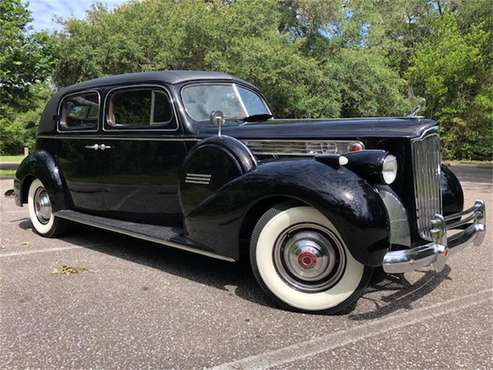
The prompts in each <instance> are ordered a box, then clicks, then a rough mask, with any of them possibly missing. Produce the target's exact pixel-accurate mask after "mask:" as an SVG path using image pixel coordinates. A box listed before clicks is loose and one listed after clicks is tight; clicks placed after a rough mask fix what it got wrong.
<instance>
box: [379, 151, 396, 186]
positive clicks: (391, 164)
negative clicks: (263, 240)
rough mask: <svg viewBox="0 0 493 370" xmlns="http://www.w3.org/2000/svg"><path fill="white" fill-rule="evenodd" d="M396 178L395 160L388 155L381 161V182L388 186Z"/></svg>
mask: <svg viewBox="0 0 493 370" xmlns="http://www.w3.org/2000/svg"><path fill="white" fill-rule="evenodd" d="M396 177H397V158H396V157H395V156H393V155H392V154H388V155H386V156H385V158H384V159H383V165H382V178H383V181H384V182H385V183H386V184H388V185H390V184H392V183H393V182H394V180H395V178H396Z"/></svg>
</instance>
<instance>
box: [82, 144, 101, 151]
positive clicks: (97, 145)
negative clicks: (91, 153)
mask: <svg viewBox="0 0 493 370" xmlns="http://www.w3.org/2000/svg"><path fill="white" fill-rule="evenodd" d="M84 148H86V149H92V150H98V149H99V144H94V145H86V146H85V147H84Z"/></svg>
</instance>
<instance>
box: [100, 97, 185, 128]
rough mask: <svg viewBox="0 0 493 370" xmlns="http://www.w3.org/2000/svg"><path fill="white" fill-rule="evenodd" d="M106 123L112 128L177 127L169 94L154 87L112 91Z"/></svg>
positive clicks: (107, 108)
mask: <svg viewBox="0 0 493 370" xmlns="http://www.w3.org/2000/svg"><path fill="white" fill-rule="evenodd" d="M106 123H107V125H108V126H109V127H110V128H111V127H114V128H164V129H174V128H176V124H175V123H174V122H173V109H172V107H171V103H170V100H169V98H168V94H167V93H166V92H164V91H163V90H161V89H152V88H138V89H122V90H116V91H114V92H112V93H110V95H109V97H108V100H107V107H106Z"/></svg>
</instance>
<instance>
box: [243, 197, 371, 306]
mask: <svg viewBox="0 0 493 370" xmlns="http://www.w3.org/2000/svg"><path fill="white" fill-rule="evenodd" d="M250 261H251V264H252V269H253V272H254V274H255V277H256V278H257V281H258V282H259V284H260V285H261V286H262V288H263V289H264V290H265V291H266V293H267V294H268V295H269V296H270V297H271V298H272V299H273V300H274V301H275V302H276V303H278V304H279V305H281V306H284V307H287V308H291V309H296V310H301V311H310V312H326V313H338V312H341V311H346V310H347V309H348V308H350V307H352V304H353V303H354V302H355V301H356V300H357V299H358V298H359V296H360V295H361V293H362V292H363V290H364V289H365V288H366V286H367V285H368V283H369V280H370V278H371V268H369V267H365V266H364V265H363V264H361V263H359V262H358V261H356V260H355V259H354V258H353V256H352V255H351V253H350V252H349V249H348V248H347V246H346V245H345V243H344V241H343V239H342V237H341V235H340V234H339V232H338V231H337V229H336V228H335V227H334V225H333V224H332V223H331V222H330V221H329V220H328V219H327V218H326V217H325V216H324V215H322V214H321V213H320V212H319V211H317V210H316V209H315V208H312V207H305V206H303V207H289V206H280V207H275V208H272V209H270V210H269V211H267V212H266V213H265V214H264V215H263V216H262V218H261V219H260V220H259V222H258V223H257V225H256V226H255V229H254V232H253V236H252V241H251V245H250Z"/></svg>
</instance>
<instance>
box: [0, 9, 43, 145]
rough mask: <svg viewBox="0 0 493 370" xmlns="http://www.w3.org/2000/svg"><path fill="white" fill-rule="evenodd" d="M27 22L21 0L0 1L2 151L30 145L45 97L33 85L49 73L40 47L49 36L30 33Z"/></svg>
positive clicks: (28, 17)
mask: <svg viewBox="0 0 493 370" xmlns="http://www.w3.org/2000/svg"><path fill="white" fill-rule="evenodd" d="M30 21H31V16H30V14H29V11H28V10H27V7H26V5H25V4H24V3H22V1H21V0H2V1H0V152H1V153H3V152H7V153H18V152H19V151H21V150H22V147H23V146H25V145H31V144H32V138H33V129H32V125H33V124H32V120H33V119H35V120H36V121H37V119H39V118H38V117H37V115H36V112H39V109H40V108H39V105H40V104H39V102H40V101H43V102H44V99H45V98H46V94H44V95H43V93H41V92H40V88H39V87H36V84H38V83H39V82H40V81H43V80H45V79H46V77H47V75H48V70H49V65H50V56H49V53H48V52H47V50H46V49H45V48H43V46H44V43H45V42H46V41H47V37H48V36H47V35H46V34H36V33H32V32H30V30H29V28H28V23H29V22H30ZM43 89H44V88H43ZM33 112H35V113H33ZM33 114H34V116H33ZM28 117H31V118H28ZM28 123H29V124H28ZM26 125H27V126H29V127H27V128H26Z"/></svg>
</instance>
